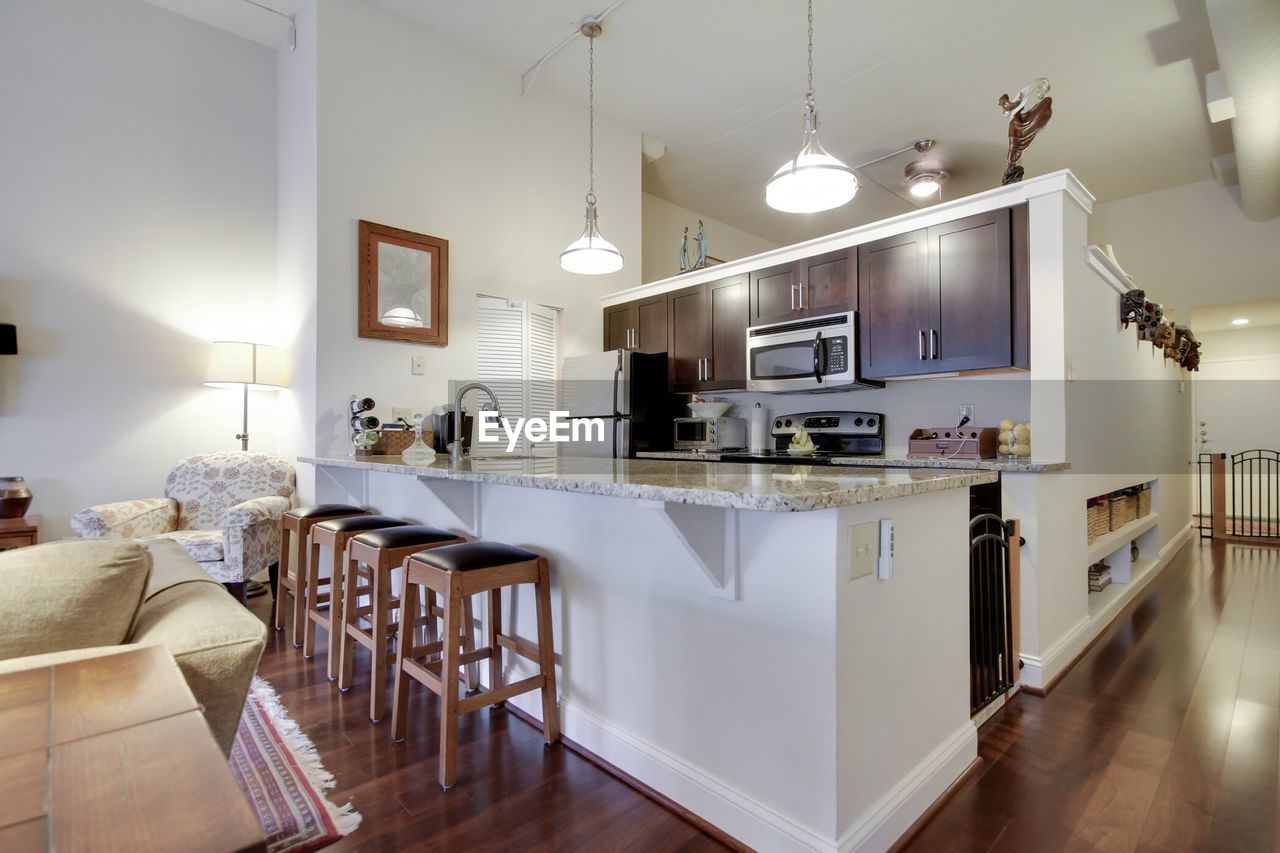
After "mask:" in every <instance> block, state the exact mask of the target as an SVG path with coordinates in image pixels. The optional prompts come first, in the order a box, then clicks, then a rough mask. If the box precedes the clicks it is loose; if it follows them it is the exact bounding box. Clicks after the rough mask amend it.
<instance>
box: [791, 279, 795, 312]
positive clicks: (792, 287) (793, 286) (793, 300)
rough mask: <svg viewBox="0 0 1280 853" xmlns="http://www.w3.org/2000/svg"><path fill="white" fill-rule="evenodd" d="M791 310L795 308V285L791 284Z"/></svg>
mask: <svg viewBox="0 0 1280 853" xmlns="http://www.w3.org/2000/svg"><path fill="white" fill-rule="evenodd" d="M791 310H792V311H794V310H796V286H795V285H794V284H793V285H791Z"/></svg>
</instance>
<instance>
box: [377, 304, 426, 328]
mask: <svg viewBox="0 0 1280 853" xmlns="http://www.w3.org/2000/svg"><path fill="white" fill-rule="evenodd" d="M379 322H380V323H382V325H384V326H405V327H408V326H421V325H423V323H422V318H421V317H419V316H418V315H417V314H416V313H415V312H414V310H413V309H412V308H407V307H405V306H403V305H401V306H399V307H397V308H392V309H391V310H389V311H387V312H386V313H384V314H383V315H382V318H381V319H380V320H379Z"/></svg>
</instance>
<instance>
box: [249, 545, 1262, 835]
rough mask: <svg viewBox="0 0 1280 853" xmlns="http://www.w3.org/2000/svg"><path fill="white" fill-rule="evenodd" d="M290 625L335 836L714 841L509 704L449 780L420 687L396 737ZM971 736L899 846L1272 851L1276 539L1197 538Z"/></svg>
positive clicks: (278, 648)
mask: <svg viewBox="0 0 1280 853" xmlns="http://www.w3.org/2000/svg"><path fill="white" fill-rule="evenodd" d="M1082 582H1083V579H1082ZM269 600H270V599H269V597H264V598H260V599H256V600H255V601H254V602H252V603H251V607H253V609H254V611H255V612H258V613H260V614H262V615H264V616H265V610H266V608H267V606H268V602H269ZM284 636H285V635H283V634H277V633H274V632H273V634H272V636H271V637H269V639H268V646H267V652H266V655H265V656H264V658H263V663H262V666H261V672H262V675H263V676H264V677H265V678H267V679H268V680H270V681H271V682H272V683H273V684H274V685H275V687H276V689H277V690H278V691H279V692H280V695H281V698H282V699H283V701H284V703H285V706H286V707H287V708H288V709H289V710H290V712H291V713H292V714H293V716H294V717H295V718H296V719H297V720H298V721H299V722H300V723H301V724H302V726H303V728H304V729H305V730H306V731H307V733H308V734H310V736H311V737H312V739H313V740H314V741H315V743H316V746H317V747H318V748H319V749H320V754H321V756H322V757H323V760H324V762H325V764H326V766H327V767H328V768H329V769H330V770H331V771H332V772H333V773H334V774H335V776H336V777H337V779H338V788H337V789H336V790H335V791H334V792H333V799H334V800H335V802H339V803H344V802H346V801H347V800H349V799H350V800H353V801H354V802H355V804H356V807H357V808H358V809H359V810H360V811H361V812H363V813H364V816H365V824H364V826H362V827H361V828H360V830H359V831H357V832H356V833H355V834H354V835H353V836H351V837H350V838H348V839H345V840H344V842H343V843H342V844H341V845H339V846H340V847H341V848H342V849H369V850H373V849H388V848H395V849H423V848H431V849H438V850H450V849H468V850H474V849H515V848H517V847H518V848H519V849H527V850H532V849H543V850H545V849H574V850H637V851H638V850H644V851H656V850H663V851H666V850H703V849H707V850H710V849H724V848H723V847H722V845H720V844H719V843H717V842H716V841H715V840H714V839H712V838H711V837H709V836H707V835H705V834H704V833H702V832H701V831H700V830H698V829H697V828H696V827H694V826H692V825H690V824H688V823H686V822H685V821H683V820H682V819H680V818H679V817H678V816H676V815H675V814H673V813H671V812H669V811H667V810H665V809H664V808H662V807H661V806H659V805H657V804H656V803H654V802H653V801H652V800H649V799H648V798H646V797H645V796H643V795H642V794H640V793H638V792H636V791H635V790H634V789H632V788H629V787H627V786H626V785H625V784H623V783H622V782H620V781H618V780H617V779H615V778H614V777H612V776H610V775H608V774H607V773H605V772H604V771H603V770H601V769H600V768H598V767H596V766H595V765H593V764H591V763H590V762H588V761H586V760H584V759H582V758H580V757H579V756H577V755H576V754H574V753H572V752H569V751H568V750H566V749H564V748H562V747H558V748H555V749H552V750H546V749H545V748H544V747H543V745H542V742H541V738H540V736H539V732H538V730H536V729H534V728H532V727H531V726H528V725H526V724H525V723H524V722H522V721H520V720H517V719H516V718H514V717H513V716H511V715H510V714H506V713H497V714H488V713H480V714H476V715H471V718H470V719H469V720H466V721H465V722H464V723H463V725H462V726H461V727H460V731H459V735H460V740H461V741H462V743H463V747H462V748H463V753H462V759H461V771H462V774H463V776H464V777H465V781H466V783H467V784H465V785H459V787H458V788H457V789H455V790H454V791H451V792H449V793H448V794H444V793H442V792H441V791H440V789H439V787H438V786H437V785H435V782H434V780H435V761H436V744H435V737H434V731H433V728H434V726H435V724H436V719H435V706H436V703H435V702H434V700H433V699H428V698H426V697H424V696H423V695H422V694H423V693H424V692H425V691H416V692H415V698H414V702H413V706H414V709H415V711H416V713H415V724H414V726H413V730H412V733H411V735H410V738H409V740H408V742H407V743H405V744H403V745H401V746H398V747H396V746H393V745H392V744H391V742H390V737H389V732H388V729H387V725H388V724H387V723H382V724H379V725H377V726H371V725H370V724H369V720H368V716H367V713H368V711H367V708H368V706H367V696H368V693H367V691H368V666H367V664H366V665H365V666H363V667H360V666H359V665H358V666H357V669H356V674H357V682H356V686H355V689H353V690H352V691H351V693H348V694H346V695H341V694H339V693H338V691H337V690H336V689H335V688H334V687H333V686H331V685H330V684H329V683H328V682H327V681H326V680H325V678H324V675H323V664H322V663H319V662H318V661H317V662H316V663H313V662H310V661H305V662H304V661H303V660H302V656H301V654H300V652H299V651H297V650H295V649H293V648H292V647H290V645H289V644H288V642H286V641H285V640H284ZM321 637H323V633H321ZM358 660H359V662H360V663H363V662H364V658H363V657H362V658H359V659H358ZM979 753H980V757H981V760H980V762H979V764H978V765H977V766H976V767H975V769H974V770H973V772H972V773H971V775H970V776H969V777H968V778H967V779H966V780H965V781H964V783H963V784H962V785H961V786H960V787H959V789H958V790H957V792H956V793H955V795H954V796H953V797H952V798H951V799H950V800H949V801H948V802H947V803H946V804H945V805H944V806H943V807H942V808H941V809H940V810H939V812H938V813H937V814H936V815H935V816H934V817H933V818H932V820H930V821H929V822H928V823H927V824H926V825H925V826H924V827H923V828H922V829H921V831H920V832H919V833H918V834H917V835H916V836H915V837H914V838H912V839H911V840H910V841H909V842H908V844H907V845H906V849H909V850H919V851H936V850H957V851H959V850H964V851H971V850H973V851H987V850H992V851H1037V853H1039V851H1048V850H1106V851H1126V850H1197V851H1198V850H1223V851H1227V850H1232V851H1274V850H1277V849H1280V847H1278V846H1277V841H1278V839H1280V832H1278V828H1277V815H1278V814H1280V801H1278V794H1277V791H1278V786H1277V773H1278V767H1280V551H1276V550H1267V549H1262V548H1256V549H1255V548H1247V547H1241V546H1223V545H1216V546H1211V545H1207V544H1200V543H1199V541H1198V540H1196V541H1193V542H1192V543H1191V544H1190V545H1188V546H1186V547H1185V548H1183V550H1182V551H1181V552H1180V553H1179V554H1178V555H1177V556H1176V557H1175V558H1174V560H1173V562H1172V563H1171V564H1170V565H1169V566H1168V568H1166V569H1165V571H1164V572H1162V573H1161V575H1160V577H1159V578H1157V579H1156V580H1155V581H1154V582H1153V583H1152V585H1151V586H1150V587H1149V588H1148V589H1147V590H1146V591H1145V592H1144V593H1143V595H1142V596H1141V597H1140V598H1139V599H1138V600H1137V601H1135V602H1134V603H1133V604H1132V605H1130V607H1129V608H1128V609H1127V610H1126V611H1125V612H1124V613H1123V614H1122V615H1121V617H1120V618H1119V619H1118V620H1117V621H1116V623H1115V624H1114V625H1113V626H1112V627H1111V628H1110V629H1109V630H1108V631H1107V632H1106V633H1105V634H1103V636H1102V637H1100V638H1099V640H1098V641H1097V642H1096V643H1095V644H1094V645H1093V646H1092V647H1091V648H1090V649H1089V650H1088V652H1087V653H1086V654H1085V655H1084V656H1083V657H1082V658H1081V659H1080V661H1079V662H1078V663H1077V664H1076V665H1075V667H1074V668H1072V669H1071V670H1070V671H1069V672H1068V673H1067V675H1066V676H1065V677H1064V678H1063V679H1062V681H1061V682H1060V683H1059V684H1058V686H1057V687H1056V688H1055V689H1054V690H1053V691H1052V692H1051V693H1050V694H1049V696H1047V697H1045V698H1039V697H1035V696H1030V695H1026V694H1023V695H1021V696H1018V697H1016V698H1015V699H1014V700H1013V701H1012V702H1011V703H1010V704H1009V706H1008V707H1007V708H1005V709H1004V710H1002V711H1000V712H998V713H997V714H996V716H995V717H993V718H992V719H991V720H990V721H989V722H988V723H987V724H986V725H984V727H983V729H982V731H981V733H980V746H979Z"/></svg>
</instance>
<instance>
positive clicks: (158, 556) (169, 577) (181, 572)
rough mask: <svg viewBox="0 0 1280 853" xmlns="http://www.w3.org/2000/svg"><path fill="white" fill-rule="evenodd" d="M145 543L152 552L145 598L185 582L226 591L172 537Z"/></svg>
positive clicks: (150, 540) (147, 598)
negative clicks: (149, 576)
mask: <svg viewBox="0 0 1280 853" xmlns="http://www.w3.org/2000/svg"><path fill="white" fill-rule="evenodd" d="M145 544H146V546H147V550H148V551H150V552H151V579H150V580H148V581H147V593H146V595H145V596H144V600H149V599H151V598H153V597H155V595H156V594H157V593H160V592H163V591H164V590H166V589H169V588H170V587H174V586H177V585H178V584H183V583H206V584H209V585H211V586H214V587H217V589H218V591H219V592H225V590H223V589H222V587H221V586H219V585H218V583H217V582H216V581H215V580H213V578H211V577H209V575H208V573H206V572H204V571H202V570H201V568H200V564H199V563H197V562H196V561H195V560H192V559H191V556H190V555H189V554H187V552H186V549H184V548H183V547H182V546H181V545H179V544H178V543H177V542H175V541H173V540H172V539H148V540H146V542H145Z"/></svg>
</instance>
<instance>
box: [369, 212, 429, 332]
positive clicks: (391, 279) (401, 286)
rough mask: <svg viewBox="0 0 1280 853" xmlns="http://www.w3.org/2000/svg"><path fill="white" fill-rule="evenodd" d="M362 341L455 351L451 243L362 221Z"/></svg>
mask: <svg viewBox="0 0 1280 853" xmlns="http://www.w3.org/2000/svg"><path fill="white" fill-rule="evenodd" d="M359 230H360V237H359V255H360V282H359V284H360V286H359V302H358V303H357V306H356V313H357V316H358V317H359V329H360V337H362V338H380V339H382V340H393V341H408V342H410V343H415V344H429V345H431V346H441V347H443V346H448V345H449V241H448V240H443V239H441V238H439V237H431V236H429V235H427V234H418V233H416V232H413V231H405V230H404V229H402V228H392V227H391V226H389V225H379V224H378V223H376V222H367V221H365V220H363V219H361V220H360V229H359Z"/></svg>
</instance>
